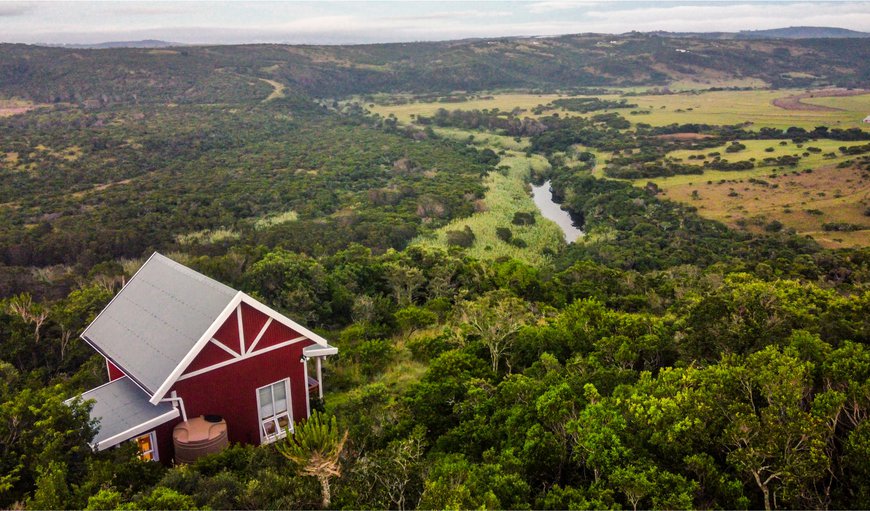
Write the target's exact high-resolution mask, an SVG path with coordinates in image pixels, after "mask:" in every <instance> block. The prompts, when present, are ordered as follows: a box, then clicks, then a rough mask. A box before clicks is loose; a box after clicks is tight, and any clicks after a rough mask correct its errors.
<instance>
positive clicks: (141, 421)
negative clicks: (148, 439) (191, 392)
mask: <svg viewBox="0 0 870 511" xmlns="http://www.w3.org/2000/svg"><path fill="white" fill-rule="evenodd" d="M81 397H82V399H83V400H85V401H87V400H90V399H93V400H95V401H96V402H95V403H94V408H93V409H92V410H91V418H93V419H98V420H99V421H100V430H99V432H98V433H97V435H96V436H95V437H94V439H93V441H92V443H91V445H93V446H94V448H96V449H97V450H102V449H107V448H109V447H111V446H113V445H117V444H119V443H121V442H123V441H125V440H128V439H130V438H132V437H134V436H136V435H139V434H141V433H145V432H148V431H151V430H152V429H154V428H155V427H157V426H158V425H160V424H163V423H164V422H167V421H169V420H172V419H173V418H175V417H178V410H176V409H175V408H173V407H172V405H171V404H169V403H159V404H158V405H156V406H155V405H152V404H151V403H149V402H148V399H149V398H150V397H151V396H149V395H148V394H146V393H145V391H143V390H142V389H140V388H139V387H138V386H137V385H136V384H135V383H133V382H132V381H131V380H130V379H129V378H126V377H124V378H119V379H117V380H115V381H113V382H110V383H107V384H105V385H102V386H100V387H97V388H95V389H92V390H89V391H87V392H85V393H84V394H82V396H81Z"/></svg>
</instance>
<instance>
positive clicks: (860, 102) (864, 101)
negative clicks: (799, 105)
mask: <svg viewBox="0 0 870 511" xmlns="http://www.w3.org/2000/svg"><path fill="white" fill-rule="evenodd" d="M802 101H803V102H804V103H809V104H812V105H819V106H826V107H830V108H843V109H846V110H848V111H850V112H864V116H865V117H866V116H867V115H870V94H861V95H860V96H845V97H840V98H807V99H804V100H802Z"/></svg>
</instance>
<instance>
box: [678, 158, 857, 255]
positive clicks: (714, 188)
mask: <svg viewBox="0 0 870 511" xmlns="http://www.w3.org/2000/svg"><path fill="white" fill-rule="evenodd" d="M734 174H739V175H734ZM755 175H756V176H759V174H758V173H755ZM693 177H694V178H695V179H694V182H691V181H685V182H681V183H678V184H670V185H669V186H666V187H664V192H663V195H664V197H667V198H669V199H673V200H677V201H680V202H684V203H687V204H691V205H693V206H695V207H697V208H698V212H699V213H700V214H701V215H703V216H705V217H707V218H711V219H713V220H719V221H722V222H724V223H726V224H728V225H730V226H732V227H735V228H745V229H749V230H753V231H759V232H760V231H764V230H765V229H768V230H770V229H776V224H773V222H774V221H776V222H780V223H781V224H782V227H783V228H786V229H788V228H791V229H795V231H797V232H798V233H799V234H805V235H808V236H812V237H813V238H814V239H815V240H816V241H818V242H819V243H821V244H822V245H824V246H827V247H830V248H840V247H853V246H866V245H870V216H867V215H866V212H867V211H868V208H870V172H868V171H864V170H860V169H857V168H843V169H838V168H836V165H827V166H824V167H821V168H818V169H815V170H813V171H812V172H801V171H789V172H779V173H776V174H770V175H767V176H762V177H750V176H749V175H748V174H747V173H743V172H741V173H732V176H731V177H730V179H718V178H717V179H714V180H712V181H710V180H708V177H710V176H706V175H705V176H693ZM825 224H829V225H830V224H850V225H856V226H862V227H863V229H859V230H855V231H847V232H839V231H831V230H825V228H824V226H825ZM829 228H830V227H829Z"/></svg>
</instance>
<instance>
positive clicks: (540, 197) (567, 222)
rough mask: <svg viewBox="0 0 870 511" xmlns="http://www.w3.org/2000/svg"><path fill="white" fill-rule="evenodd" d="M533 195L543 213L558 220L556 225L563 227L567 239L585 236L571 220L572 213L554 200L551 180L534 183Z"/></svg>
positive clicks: (570, 240) (555, 220)
mask: <svg viewBox="0 0 870 511" xmlns="http://www.w3.org/2000/svg"><path fill="white" fill-rule="evenodd" d="M532 197H533V199H534V201H535V205H536V206H538V209H540V210H541V215H543V216H544V218H547V219H549V220H552V221H554V222H556V225H558V226H559V227H560V228H561V229H562V232H563V233H564V234H565V241H567V242H568V243H571V242H573V241H576V240H577V238H579V237H581V236H583V234H584V232H583V231H582V230H580V229H578V228H577V227H575V226H574V222H573V221H571V215H569V214H568V212H567V211H565V210H564V209H562V208H561V207H559V205H558V204H556V203H555V202H553V192H551V191H550V182H549V181H547V182H545V183H544V184H542V185H541V186H535V185H532Z"/></svg>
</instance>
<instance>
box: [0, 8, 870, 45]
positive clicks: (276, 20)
mask: <svg viewBox="0 0 870 511" xmlns="http://www.w3.org/2000/svg"><path fill="white" fill-rule="evenodd" d="M789 26H829V27H841V28H849V29H852V30H860V31H867V32H870V0H868V1H863V2H854V1H853V2H836V1H812V2H806V1H805V2H795V1H787V0H781V1H775V0H768V1H739V0H737V1H703V2H698V1H696V2H688V1H683V2H673V1H647V2H636V1H565V0H543V1H485V2H480V1H478V2H469V1H450V0H442V1H437V2H432V1H398V0H395V1H352V2H347V1H345V2H334V1H315V2H312V1H308V2H296V1H269V2H266V1H261V2H251V1H192V0H188V1H149V2H143V1H132V0H131V1H84V0H82V1H66V2H54V1H37V2H27V1H24V2H22V1H9V0H0V42H16V43H48V44H69V43H72V44H91V43H99V42H107V41H136V40H142V39H159V40H163V41H171V42H177V43H186V44H239V43H291V44H354V43H380V42H410V41H437V40H448V39H464V38H471V37H499V36H536V35H539V36H543V35H559V34H575V33H581V32H598V33H624V32H629V31H632V30H637V31H643V32H648V31H653V30H667V31H675V32H713V31H728V32H735V31H739V30H759V29H767V28H781V27H789Z"/></svg>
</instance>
